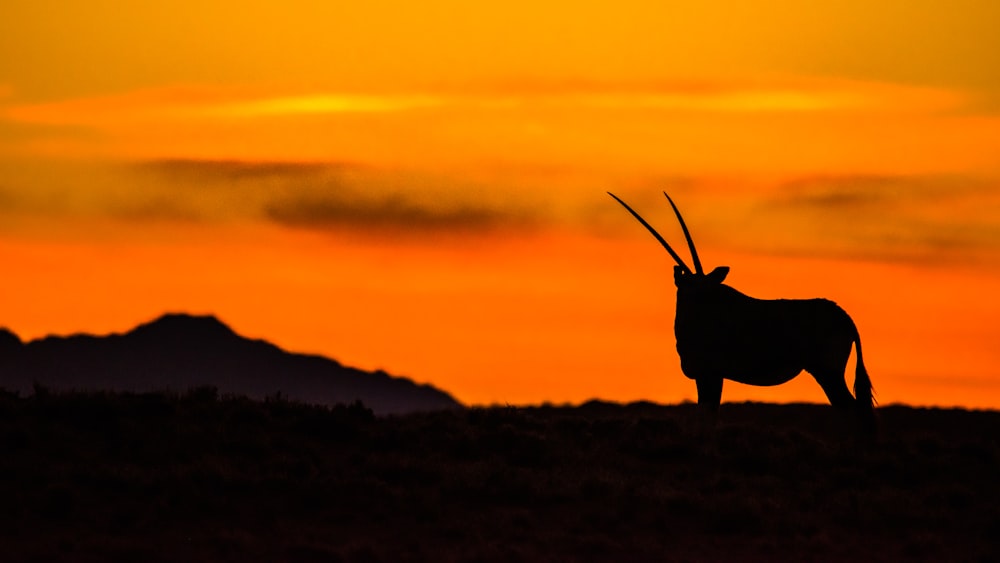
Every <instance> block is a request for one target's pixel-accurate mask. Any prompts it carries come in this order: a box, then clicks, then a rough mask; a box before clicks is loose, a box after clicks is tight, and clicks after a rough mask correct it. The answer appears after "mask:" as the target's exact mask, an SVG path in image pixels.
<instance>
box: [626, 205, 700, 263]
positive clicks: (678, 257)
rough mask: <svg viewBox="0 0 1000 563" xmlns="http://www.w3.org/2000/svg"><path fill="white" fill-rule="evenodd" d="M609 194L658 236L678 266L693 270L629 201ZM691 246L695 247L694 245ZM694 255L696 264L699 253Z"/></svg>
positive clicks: (685, 230)
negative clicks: (630, 205) (626, 201)
mask: <svg viewBox="0 0 1000 563" xmlns="http://www.w3.org/2000/svg"><path fill="white" fill-rule="evenodd" d="M608 195H609V196H611V197H613V198H615V201H617V202H618V203H620V204H622V207H624V208H625V209H628V212H629V213H631V214H632V216H633V217H635V218H636V219H638V220H639V222H640V223H642V226H643V227H646V228H647V229H648V230H649V232H650V233H652V234H653V236H654V237H656V240H658V241H660V244H662V245H663V248H666V249H667V252H669V253H670V256H672V257H673V258H674V261H676V262H677V265H678V266H680V267H681V268H684V271H686V272H691V268H688V266H687V264H685V263H684V261H683V260H681V257H680V256H679V255H678V254H677V253H676V252H674V249H673V248H670V245H669V244H667V241H666V240H664V238H663V237H661V236H660V233H658V232H656V229H654V228H653V227H651V226H650V225H649V223H647V222H646V220H645V219H643V218H642V217H640V216H639V214H638V213H636V212H635V210H634V209H632V208H631V207H629V206H628V204H627V203H625V202H624V201H622V200H621V199H619V198H618V196H616V195H615V194H613V193H611V192H608ZM676 209H677V208H676V207H675V208H674V210H675V211H676ZM683 224H684V222H683V221H681V225H683ZM684 232H685V234H686V233H687V229H684ZM690 241H691V239H690V238H688V242H690ZM691 248H692V249H694V246H692V247H691ZM694 256H695V258H694V259H695V264H697V263H698V255H697V254H695V255H694ZM699 271H700V266H699Z"/></svg>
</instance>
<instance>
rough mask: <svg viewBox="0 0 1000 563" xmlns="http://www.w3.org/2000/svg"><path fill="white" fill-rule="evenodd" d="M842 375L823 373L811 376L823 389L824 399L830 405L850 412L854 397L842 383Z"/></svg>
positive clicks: (841, 373)
mask: <svg viewBox="0 0 1000 563" xmlns="http://www.w3.org/2000/svg"><path fill="white" fill-rule="evenodd" d="M843 373H844V372H843V371H841V372H840V373H839V374H838V373H836V372H823V373H820V374H812V376H813V378H814V379H815V380H816V382H817V383H819V386H820V387H822V388H823V392H824V393H826V398H827V399H829V400H830V404H831V405H833V406H834V407H836V408H838V409H841V410H850V409H852V408H853V407H854V403H855V401H854V395H851V391H850V390H849V389H848V388H847V382H846V381H844V375H843Z"/></svg>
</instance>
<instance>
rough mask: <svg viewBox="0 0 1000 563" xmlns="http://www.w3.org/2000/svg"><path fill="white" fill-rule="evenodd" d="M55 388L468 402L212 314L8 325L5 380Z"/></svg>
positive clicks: (379, 407)
mask: <svg viewBox="0 0 1000 563" xmlns="http://www.w3.org/2000/svg"><path fill="white" fill-rule="evenodd" d="M35 383H39V384H41V385H44V386H46V387H49V388H51V389H53V390H69V389H78V390H115V391H153V390H164V389H172V390H177V391H184V390H187V389H189V388H191V387H198V386H215V387H217V388H218V390H219V392H220V393H233V394H239V395H247V396H248V397H251V398H258V399H261V398H264V397H267V396H269V395H274V394H275V393H278V392H280V393H281V395H282V396H283V397H286V398H288V399H291V400H296V401H302V402H306V403H313V404H325V405H333V404H339V403H351V402H354V401H356V400H360V401H362V402H363V403H364V404H365V405H366V406H367V407H369V408H371V409H372V410H373V411H375V412H376V413H377V414H401V413H407V412H414V411H428V410H438V409H450V408H458V407H461V404H460V403H458V402H457V401H456V400H455V399H454V398H452V397H451V396H450V395H448V394H447V393H445V392H444V391H441V390H439V389H436V388H434V387H432V386H430V385H418V384H416V383H414V382H413V381H411V380H409V379H406V378H402V377H394V376H390V375H389V374H387V373H385V372H383V371H375V372H367V371H362V370H359V369H355V368H351V367H347V366H343V365H341V364H340V363H338V362H336V361H334V360H332V359H329V358H325V357H322V356H313V355H304V354H293V353H290V352H286V351H284V350H282V349H281V348H278V347H277V346H275V345H273V344H271V343H269V342H266V341H264V340H253V339H248V338H244V337H242V336H240V335H238V334H236V333H235V332H233V330H232V329H230V328H229V327H228V326H226V325H225V324H224V323H222V322H221V321H219V320H218V319H217V318H215V317H212V316H192V315H186V314H168V315H164V316H163V317H160V318H159V319H156V320H155V321H153V322H150V323H147V324H143V325H140V326H138V327H136V328H135V329H133V330H131V331H129V332H127V333H125V334H111V335H107V336H92V335H83V334H81V335H73V336H66V337H62V336H49V337H46V338H41V339H39V340H33V341H30V342H27V343H24V342H22V341H21V339H20V338H18V336H17V335H15V334H14V333H12V332H10V331H9V330H6V329H0V387H2V388H6V389H8V390H11V391H20V392H22V393H24V392H29V391H30V390H31V389H32V388H33V386H34V384H35Z"/></svg>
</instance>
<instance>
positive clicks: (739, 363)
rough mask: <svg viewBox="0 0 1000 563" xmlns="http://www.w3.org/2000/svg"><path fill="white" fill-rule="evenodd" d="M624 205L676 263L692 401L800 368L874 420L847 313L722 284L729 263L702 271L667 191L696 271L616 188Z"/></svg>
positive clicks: (677, 330) (865, 419)
mask: <svg viewBox="0 0 1000 563" xmlns="http://www.w3.org/2000/svg"><path fill="white" fill-rule="evenodd" d="M608 195H610V196H611V197H613V198H615V200H616V201H617V202H618V203H620V204H622V206H624V207H625V209H627V210H628V211H629V213H631V214H632V216H633V217H635V218H636V219H638V221H639V222H640V223H642V225H643V226H644V227H646V228H647V229H648V230H649V232H650V233H652V234H653V236H654V237H656V240H658V241H660V244H662V245H663V247H664V248H666V249H667V252H669V253H670V256H672V257H673V259H674V261H675V262H677V265H676V266H674V284H675V285H676V286H677V314H676V317H675V319H674V334H675V336H676V337H677V353H678V355H680V359H681V371H683V372H684V375H685V376H687V377H688V378H689V379H693V380H694V381H695V384H696V385H697V388H698V404H699V405H702V406H704V407H707V408H708V409H709V411H710V412H713V413H714V412H715V411H717V410H718V408H719V403H720V402H721V400H722V380H723V379H731V380H733V381H738V382H740V383H745V384H748V385H780V384H782V383H785V382H787V381H789V380H791V379H792V378H794V377H795V376H797V375H798V374H799V373H801V372H802V370H805V371H808V372H809V373H810V374H811V375H812V376H813V377H814V378H815V379H816V381H817V382H818V383H819V384H820V387H822V388H823V391H824V392H825V393H826V396H827V398H828V399H829V400H830V404H832V405H833V406H834V407H837V408H839V409H843V410H851V411H854V412H856V413H857V415H858V416H859V419H860V421H861V424H862V426H863V427H864V428H866V429H872V428H873V427H874V420H875V418H874V417H875V412H874V398H873V396H872V383H871V380H870V379H869V378H868V372H867V371H866V370H865V364H864V361H863V360H862V358H861V337H860V336H859V335H858V329H857V327H856V326H855V324H854V321H853V320H851V317H850V316H849V315H848V314H847V312H845V311H844V310H843V309H841V308H840V307H839V306H838V305H837V304H836V303H834V302H833V301H829V300H827V299H755V298H753V297H750V296H748V295H744V294H743V293H740V292H739V291H737V290H735V289H733V288H732V287H729V286H728V285H725V284H724V283H722V281H723V280H725V279H726V275H727V274H728V273H729V267H728V266H722V267H719V268H715V269H714V270H712V271H711V272H709V273H707V274H706V273H705V272H704V271H703V270H702V267H701V260H699V259H698V251H697V250H696V249H695V246H694V241H693V240H692V239H691V233H690V232H689V231H688V228H687V225H686V224H685V223H684V218H683V217H681V213H680V211H679V210H678V209H677V206H676V205H674V201H673V200H672V199H670V196H669V195H667V193H666V192H663V195H665V196H667V201H669V202H670V206H671V207H672V208H673V210H674V214H675V215H677V221H678V222H679V223H680V226H681V229H682V230H683V231H684V237H685V238H686V239H687V243H688V247H689V248H690V249H691V259H692V261H693V262H694V271H692V270H691V268H689V267H688V266H687V264H685V263H684V261H683V260H681V257H680V256H679V255H678V254H677V253H676V252H674V250H673V249H672V248H670V245H669V244H667V241H666V240H664V238H663V237H662V236H660V234H659V233H657V232H656V230H655V229H654V228H653V227H651V226H650V225H649V223H647V222H646V221H645V220H644V219H643V218H642V217H640V216H639V214H638V213H636V212H635V211H634V210H633V209H632V208H631V207H629V206H628V204H626V203H625V202H624V201H622V200H621V199H619V198H618V196H616V195H615V194H613V193H611V192H608ZM852 345H854V347H855V348H856V350H857V369H856V370H855V376H854V396H852V395H851V392H850V391H848V389H847V383H846V382H845V371H846V369H847V361H848V358H849V357H850V354H851V346H852Z"/></svg>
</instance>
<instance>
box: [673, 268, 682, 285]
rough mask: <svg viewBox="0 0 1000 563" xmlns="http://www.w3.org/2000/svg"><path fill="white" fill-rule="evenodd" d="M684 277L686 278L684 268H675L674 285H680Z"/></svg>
mask: <svg viewBox="0 0 1000 563" xmlns="http://www.w3.org/2000/svg"><path fill="white" fill-rule="evenodd" d="M682 277H684V268H683V267H681V266H674V283H680V282H681V278H682Z"/></svg>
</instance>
